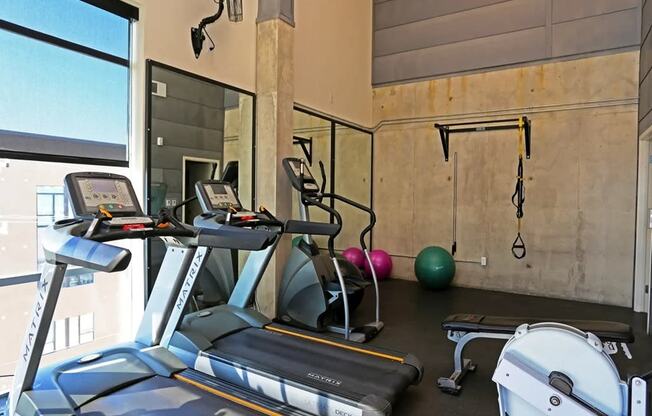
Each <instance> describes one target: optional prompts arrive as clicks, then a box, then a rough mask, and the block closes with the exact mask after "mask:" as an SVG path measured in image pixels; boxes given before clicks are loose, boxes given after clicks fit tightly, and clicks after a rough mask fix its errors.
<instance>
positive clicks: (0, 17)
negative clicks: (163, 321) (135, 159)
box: [0, 0, 142, 392]
mask: <svg viewBox="0 0 652 416" xmlns="http://www.w3.org/2000/svg"><path fill="white" fill-rule="evenodd" d="M135 18H137V9H134V8H133V7H131V6H127V5H126V4H124V3H122V2H120V1H118V0H85V1H81V0H56V1H53V0H20V1H15V0H0V62H1V64H0V85H2V87H1V88H0V91H1V92H0V194H2V195H3V198H2V199H0V263H1V264H2V265H3V266H2V268H0V299H1V301H0V334H2V339H3V342H0V355H1V356H2V357H5V359H4V360H2V361H1V362H0V374H1V375H8V374H9V375H10V374H12V373H13V371H14V368H15V363H16V362H15V360H16V359H17V358H18V355H19V347H20V343H21V341H22V339H23V336H24V334H25V330H26V328H27V325H28V320H29V318H30V317H29V313H30V311H31V309H32V305H33V303H34V301H35V295H36V282H37V280H38V279H39V272H40V270H41V268H42V266H43V263H44V261H45V258H44V255H43V251H42V245H43V239H44V238H46V237H45V235H46V234H45V233H44V231H45V230H46V229H47V227H49V226H50V225H52V224H53V223H54V222H55V221H58V220H60V219H64V218H68V217H70V216H71V215H72V212H71V208H70V206H69V204H68V201H66V199H65V195H64V189H63V179H64V177H65V175H66V174H68V173H71V172H79V171H102V172H112V173H118V174H122V175H128V174H129V170H128V169H127V165H128V157H127V155H128V147H129V142H130V137H129V129H130V126H129V123H130V102H129V97H130V89H131V87H130V82H131V81H130V76H129V74H130V68H129V66H130V42H131V40H130V33H131V26H132V23H133V21H134V19H135ZM118 244H121V245H125V246H126V247H127V248H129V249H130V250H131V251H132V253H134V255H135V256H139V255H140V256H142V254H139V250H142V243H140V242H120V243H118ZM132 263H133V261H132ZM140 276H142V274H141V275H140ZM134 287H136V288H137V285H135V284H133V281H132V274H131V268H129V269H127V270H126V271H123V272H120V273H111V274H107V273H101V272H96V271H93V270H88V269H84V268H80V267H70V268H69V269H68V271H67V272H66V276H65V280H64V289H63V290H62V291H61V294H60V296H59V302H58V304H57V308H56V311H55V316H54V321H53V323H52V325H51V328H50V329H49V334H48V338H47V340H46V350H45V352H46V354H47V355H46V356H44V357H43V361H42V365H49V364H52V363H54V362H57V361H60V360H62V359H67V358H70V357H72V356H76V355H82V354H85V353H87V352H90V351H94V350H97V349H99V348H103V347H106V346H109V345H112V344H115V343H117V342H121V341H126V340H127V339H129V338H130V337H131V335H132V333H133V327H132V319H131V316H132V315H133V314H134V310H132V307H133V305H134V304H135V302H134V301H133V297H134V295H133V293H132V292H133V288H134ZM138 298H139V300H140V297H138ZM11 382H12V379H11V377H0V392H2V391H6V390H7V389H9V388H10V386H11Z"/></svg>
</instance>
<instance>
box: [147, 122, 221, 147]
mask: <svg viewBox="0 0 652 416" xmlns="http://www.w3.org/2000/svg"><path fill="white" fill-rule="evenodd" d="M155 120H156V122H155V123H152V137H153V138H154V141H155V140H156V138H157V137H163V139H164V144H165V145H166V146H183V147H190V148H194V149H217V148H219V146H220V145H221V142H222V136H223V135H224V133H223V132H222V131H221V130H216V129H205V128H201V127H197V126H189V125H187V124H178V123H174V122H171V121H167V120H159V119H155Z"/></svg>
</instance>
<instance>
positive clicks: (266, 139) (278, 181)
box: [256, 0, 294, 318]
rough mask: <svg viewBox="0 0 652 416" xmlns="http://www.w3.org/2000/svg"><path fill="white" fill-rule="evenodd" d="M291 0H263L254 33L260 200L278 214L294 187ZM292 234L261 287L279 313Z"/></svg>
mask: <svg viewBox="0 0 652 416" xmlns="http://www.w3.org/2000/svg"><path fill="white" fill-rule="evenodd" d="M292 6H293V2H292V1H290V0H259V5H258V7H259V13H258V22H257V37H256V94H257V97H256V201H257V202H258V204H260V205H264V206H265V207H266V208H267V209H269V210H270V211H271V212H273V213H274V214H275V215H276V216H277V217H278V218H289V217H290V215H291V214H292V203H291V196H292V194H291V189H290V184H289V181H288V179H287V176H286V174H285V172H284V171H283V166H282V160H283V158H284V157H286V156H289V155H291V154H292V140H291V137H292V131H293V106H294V27H293V17H292V16H293V13H292V10H293V7H292ZM290 248H291V244H290V238H289V237H288V236H285V237H284V238H283V240H282V241H281V243H280V244H279V246H278V249H277V251H276V255H275V256H274V258H273V259H272V261H271V263H270V265H269V267H268V268H267V272H266V273H265V276H264V278H263V280H262V282H261V284H260V285H259V287H258V291H257V293H256V301H257V305H258V308H259V310H260V311H261V312H262V313H264V314H265V315H267V316H269V317H270V318H271V317H274V316H276V297H277V293H278V286H279V283H280V279H281V276H282V273H283V267H284V266H285V263H286V260H287V257H288V254H289V252H290Z"/></svg>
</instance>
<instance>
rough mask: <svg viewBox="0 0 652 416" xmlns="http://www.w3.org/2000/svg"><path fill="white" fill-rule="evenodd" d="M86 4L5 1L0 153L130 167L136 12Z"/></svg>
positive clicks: (0, 12) (0, 6) (0, 4)
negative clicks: (132, 38)
mask: <svg viewBox="0 0 652 416" xmlns="http://www.w3.org/2000/svg"><path fill="white" fill-rule="evenodd" d="M89 3H93V4H95V3H100V2H98V1H89ZM89 3H86V2H84V1H80V0H57V1H52V0H22V1H14V0H0V62H2V65H0V80H1V82H2V85H3V87H2V98H1V99H0V155H4V156H5V157H14V158H27V159H35V160H59V161H70V162H76V163H79V162H83V161H86V162H92V163H96V162H100V163H105V164H106V163H113V164H116V165H120V164H122V165H125V164H126V163H127V160H128V157H127V156H128V133H129V116H128V115H129V44H130V22H131V19H133V18H134V17H135V13H134V12H133V11H131V12H130V13H126V12H125V13H122V14H123V15H122V16H120V15H117V14H114V13H110V12H107V11H106V10H103V9H101V8H99V7H97V6H95V5H92V4H89ZM111 3H116V4H117V3H120V2H117V1H116V2H107V4H111ZM114 6H115V4H114ZM126 10H130V9H126ZM84 159H85V160H84Z"/></svg>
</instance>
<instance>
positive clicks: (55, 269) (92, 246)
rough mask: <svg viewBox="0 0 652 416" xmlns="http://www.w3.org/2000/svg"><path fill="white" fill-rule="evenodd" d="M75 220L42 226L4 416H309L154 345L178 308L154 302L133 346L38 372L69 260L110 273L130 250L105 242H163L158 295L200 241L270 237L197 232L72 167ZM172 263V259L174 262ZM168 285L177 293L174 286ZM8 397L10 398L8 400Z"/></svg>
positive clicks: (108, 178) (128, 188) (230, 242)
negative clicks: (37, 267) (32, 292)
mask: <svg viewBox="0 0 652 416" xmlns="http://www.w3.org/2000/svg"><path fill="white" fill-rule="evenodd" d="M65 190H66V194H67V197H68V198H69V200H70V202H71V205H72V207H73V212H74V218H72V219H67V220H62V221H58V222H57V223H55V224H54V225H52V226H51V227H49V228H48V229H47V231H46V234H45V238H44V243H43V246H44V251H45V257H46V264H45V266H44V268H43V271H42V273H41V278H40V280H39V282H38V286H37V295H36V302H35V304H34V308H33V310H32V315H31V320H30V324H29V326H28V329H27V332H26V335H25V339H24V341H23V344H22V346H21V349H20V356H19V358H18V364H17V368H16V373H15V378H14V385H13V390H12V392H11V396H8V395H5V396H4V397H3V402H4V404H5V407H4V408H3V409H0V414H3V415H6V416H14V415H21V416H38V415H57V416H66V415H127V414H129V415H166V416H175V415H211V416H212V415H225V416H226V415H231V416H234V415H238V416H241V415H286V414H291V415H305V414H306V413H304V412H300V411H298V410H296V409H292V408H291V407H289V406H287V405H284V404H282V403H278V402H275V401H273V400H270V399H269V398H267V397H264V396H260V395H257V394H254V393H252V392H251V391H247V390H244V389H242V388H240V387H237V386H235V385H232V384H230V383H227V382H224V381H221V380H217V379H215V378H211V377H207V376H205V375H203V374H201V373H200V372H198V371H195V370H192V369H188V368H187V366H186V365H184V364H183V363H182V362H181V361H180V360H179V359H178V358H176V357H175V356H174V355H173V354H172V353H170V352H169V351H168V350H166V349H165V348H163V347H161V346H160V345H157V341H156V340H157V339H158V338H160V332H161V330H162V328H163V327H164V323H165V317H166V316H167V315H169V313H170V311H171V310H172V309H174V308H175V307H176V305H174V304H164V303H162V302H160V301H159V300H157V299H152V300H150V302H148V304H147V308H146V313H145V318H144V320H143V322H142V323H141V330H140V331H139V333H140V334H141V335H142V334H144V333H145V332H148V334H149V336H148V337H141V339H140V340H139V342H131V343H126V344H123V345H119V346H116V347H113V348H108V349H105V350H102V351H99V352H96V353H93V354H89V355H86V356H83V357H78V358H75V359H72V360H68V361H65V362H63V363H59V364H56V365H54V366H51V367H48V368H42V369H39V368H38V367H39V363H40V360H41V355H42V353H43V347H44V344H45V341H46V338H47V333H48V329H49V327H50V324H51V323H52V317H53V314H54V310H55V306H56V303H57V299H58V297H59V294H60V291H61V286H62V283H63V278H64V274H65V272H66V269H67V268H68V266H79V267H87V268H90V269H93V270H97V271H101V272H106V273H113V272H119V271H122V270H125V269H126V268H127V266H128V265H129V262H130V260H131V253H130V252H129V250H127V249H125V248H122V247H117V246H113V245H110V244H107V243H109V242H112V241H117V240H125V239H146V238H156V237H158V238H162V239H163V240H165V241H166V243H167V245H168V251H167V254H166V257H165V260H164V265H163V267H162V268H161V274H159V279H158V280H157V282H156V284H155V289H157V290H158V292H159V293H161V291H162V290H163V289H165V288H164V286H165V285H166V284H169V283H170V282H171V281H173V280H174V279H172V278H170V277H169V276H165V274H170V272H172V275H174V269H171V268H170V265H171V264H172V263H171V262H174V261H175V260H177V259H178V256H179V253H182V252H184V251H185V250H187V249H188V248H189V247H191V248H192V247H195V246H197V245H199V244H201V245H202V246H206V247H232V246H235V247H238V246H239V247H243V248H248V249H260V248H264V247H266V246H268V245H270V244H273V243H274V240H273V236H272V238H270V234H269V233H265V232H263V231H258V232H254V233H253V234H252V233H251V232H248V233H243V232H242V231H241V230H239V229H233V228H232V227H225V228H223V229H221V230H197V229H194V228H192V227H189V226H185V225H183V224H181V223H179V222H178V221H176V220H175V219H174V218H172V216H171V215H169V214H168V212H167V211H162V212H161V213H160V214H159V216H158V218H154V217H148V216H145V215H144V214H143V212H142V210H141V208H140V206H139V204H138V200H137V199H136V195H135V193H134V190H133V187H132V185H131V183H130V181H129V179H127V178H126V177H124V176H121V175H115V174H108V173H74V174H69V175H67V176H66V178H65ZM174 266H175V268H176V267H178V265H176V264H174ZM167 289H169V290H173V291H175V292H176V289H178V288H177V287H168V288H167ZM7 402H8V403H7Z"/></svg>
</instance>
